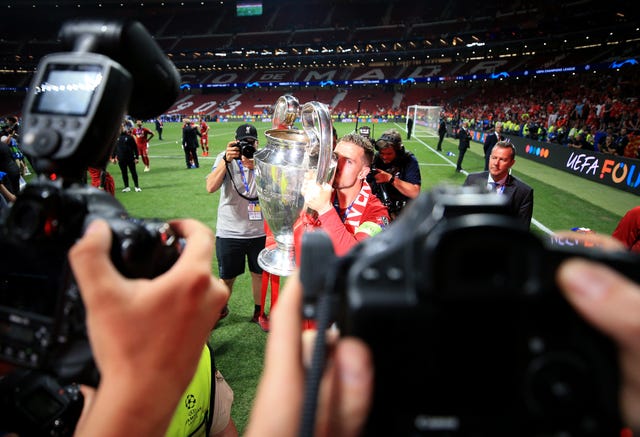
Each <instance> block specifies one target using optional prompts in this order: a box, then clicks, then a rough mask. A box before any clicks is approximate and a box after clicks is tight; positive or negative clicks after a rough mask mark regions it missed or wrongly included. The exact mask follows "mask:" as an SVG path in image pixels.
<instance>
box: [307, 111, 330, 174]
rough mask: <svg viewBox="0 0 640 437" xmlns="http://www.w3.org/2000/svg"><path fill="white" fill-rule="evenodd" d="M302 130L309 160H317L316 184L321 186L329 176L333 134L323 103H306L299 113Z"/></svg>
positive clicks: (328, 115) (328, 114)
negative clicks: (305, 137) (306, 140)
mask: <svg viewBox="0 0 640 437" xmlns="http://www.w3.org/2000/svg"><path fill="white" fill-rule="evenodd" d="M301 118H302V128H303V129H304V131H305V133H306V134H307V136H308V137H309V146H308V147H309V148H308V155H309V157H310V159H311V160H316V159H317V165H313V166H314V167H316V168H317V170H318V173H317V177H316V182H317V183H319V184H323V183H325V182H328V181H329V178H330V176H331V172H332V167H331V158H332V156H333V132H332V129H331V114H330V113H329V108H328V107H327V105H325V104H324V103H320V102H307V103H305V104H304V106H303V107H302V111H301Z"/></svg>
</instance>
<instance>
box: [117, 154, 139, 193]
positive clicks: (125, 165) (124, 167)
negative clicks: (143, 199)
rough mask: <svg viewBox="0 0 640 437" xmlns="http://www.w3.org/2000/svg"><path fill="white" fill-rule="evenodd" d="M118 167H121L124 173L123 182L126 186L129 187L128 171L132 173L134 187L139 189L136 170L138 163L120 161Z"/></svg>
mask: <svg viewBox="0 0 640 437" xmlns="http://www.w3.org/2000/svg"><path fill="white" fill-rule="evenodd" d="M118 167H120V172H121V173H122V182H124V186H125V187H128V186H129V174H128V173H127V169H128V170H129V171H130V172H131V179H133V186H134V187H138V186H139V185H138V171H137V170H136V162H135V161H134V160H133V159H132V160H130V161H121V160H118Z"/></svg>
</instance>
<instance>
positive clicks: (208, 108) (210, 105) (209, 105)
mask: <svg viewBox="0 0 640 437" xmlns="http://www.w3.org/2000/svg"><path fill="white" fill-rule="evenodd" d="M217 105H218V102H217V101H215V100H213V101H209V102H204V103H203V104H201V105H200V106H198V107H197V108H194V109H193V112H194V113H201V112H205V113H207V114H208V113H210V112H213V111H215V109H216V106H217Z"/></svg>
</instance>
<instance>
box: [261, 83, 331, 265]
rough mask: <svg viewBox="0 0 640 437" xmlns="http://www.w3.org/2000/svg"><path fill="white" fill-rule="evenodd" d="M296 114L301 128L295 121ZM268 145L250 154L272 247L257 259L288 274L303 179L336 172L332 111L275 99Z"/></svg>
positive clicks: (326, 178)
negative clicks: (311, 174)
mask: <svg viewBox="0 0 640 437" xmlns="http://www.w3.org/2000/svg"><path fill="white" fill-rule="evenodd" d="M298 116H299V117H300V119H301V121H302V130H299V129H295V128H294V123H295V121H296V119H297V118H298ZM265 136H266V137H267V145H266V147H265V148H263V149H261V150H259V151H258V152H256V154H255V155H254V159H255V164H256V183H257V188H258V198H259V199H260V206H261V208H262V212H263V214H264V218H265V220H266V221H267V224H268V225H269V228H270V229H271V232H273V235H274V237H275V241H276V247H267V248H265V249H263V250H262V252H260V255H259V256H258V264H260V267H262V268H263V269H264V270H266V271H267V272H269V273H272V274H274V275H278V276H289V275H290V274H291V273H293V271H294V270H295V268H296V262H295V259H296V258H295V251H294V238H293V225H294V223H295V222H296V220H297V219H298V217H299V216H300V213H301V211H302V208H303V207H304V197H303V196H302V194H301V190H302V183H303V182H304V179H305V175H306V174H307V173H308V172H310V171H311V172H314V173H315V175H316V181H317V182H318V183H326V182H328V181H329V180H330V179H331V178H332V176H333V172H335V168H336V161H335V160H334V159H332V157H333V136H332V129H331V116H330V114H329V109H328V108H327V106H326V105H324V104H322V103H319V102H307V103H305V104H304V105H302V107H300V103H299V102H298V99H296V98H295V97H293V96H291V95H284V96H281V97H279V98H278V100H277V101H276V105H275V108H274V112H273V122H272V129H269V130H268V131H266V132H265Z"/></svg>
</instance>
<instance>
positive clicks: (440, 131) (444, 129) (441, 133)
mask: <svg viewBox="0 0 640 437" xmlns="http://www.w3.org/2000/svg"><path fill="white" fill-rule="evenodd" d="M446 133H447V125H446V124H445V122H444V118H442V117H440V124H439V125H438V147H437V149H438V150H442V140H444V135H445V134H446Z"/></svg>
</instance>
